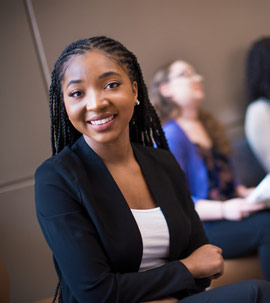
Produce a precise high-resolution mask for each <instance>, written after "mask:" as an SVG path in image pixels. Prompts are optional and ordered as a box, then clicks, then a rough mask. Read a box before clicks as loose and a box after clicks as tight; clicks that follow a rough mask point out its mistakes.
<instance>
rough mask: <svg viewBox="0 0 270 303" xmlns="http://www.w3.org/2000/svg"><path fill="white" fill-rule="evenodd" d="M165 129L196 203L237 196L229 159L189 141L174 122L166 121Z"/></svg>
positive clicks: (171, 148) (172, 150)
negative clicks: (202, 200) (206, 150)
mask: <svg viewBox="0 0 270 303" xmlns="http://www.w3.org/2000/svg"><path fill="white" fill-rule="evenodd" d="M163 130H164V132H165V136H166V138H167V140H168V144H169V147H170V150H171V152H172V153H173V155H174V156H175V158H176V160H177V161H178V163H179V164H180V166H181V168H182V169H183V170H184V172H185V175H186V181H187V185H188V187H189V189H190V191H191V195H192V198H193V201H194V203H196V202H197V201H198V200H201V199H214V200H226V199H230V198H233V197H235V196H236V195H235V185H236V183H237V182H235V180H234V174H233V173H234V172H233V168H232V166H231V164H230V161H229V159H228V158H227V157H224V156H222V155H220V154H218V153H217V152H216V151H215V150H213V149H211V150H209V152H207V153H206V152H205V151H204V150H203V149H202V148H200V147H199V146H198V145H196V144H194V143H192V142H191V141H190V139H189V138H188V137H187V135H186V134H185V132H184V131H183V129H182V128H181V127H180V126H179V125H178V124H177V123H176V122H175V121H169V122H167V123H166V124H165V125H164V126H163ZM213 161H214V162H213ZM213 163H214V165H213ZM209 164H210V165H209ZM223 177H224V180H223V179H222V178H223ZM215 196H216V197H215Z"/></svg>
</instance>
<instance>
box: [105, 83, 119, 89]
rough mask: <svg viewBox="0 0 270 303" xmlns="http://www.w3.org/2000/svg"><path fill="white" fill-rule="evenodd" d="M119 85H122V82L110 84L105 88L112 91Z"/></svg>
mask: <svg viewBox="0 0 270 303" xmlns="http://www.w3.org/2000/svg"><path fill="white" fill-rule="evenodd" d="M119 85H120V82H110V83H108V84H107V85H106V86H105V88H108V89H112V88H116V87H118V86H119Z"/></svg>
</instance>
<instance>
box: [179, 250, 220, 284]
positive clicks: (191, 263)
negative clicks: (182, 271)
mask: <svg viewBox="0 0 270 303" xmlns="http://www.w3.org/2000/svg"><path fill="white" fill-rule="evenodd" d="M180 262H182V263H183V264H184V265H185V266H186V267H187V269H188V270H189V271H190V272H191V274H192V275H193V277H194V278H198V279H200V278H209V279H216V278H218V277H219V276H221V275H222V274H223V271H224V261H223V257H222V249H221V248H219V247H217V246H215V245H211V244H206V245H203V246H201V247H199V248H198V249H196V250H195V251H194V252H193V253H192V254H190V255H189V256H188V257H187V258H185V259H182V260H180Z"/></svg>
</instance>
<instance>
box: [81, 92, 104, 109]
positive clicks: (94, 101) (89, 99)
mask: <svg viewBox="0 0 270 303" xmlns="http://www.w3.org/2000/svg"><path fill="white" fill-rule="evenodd" d="M85 100H86V110H87V111H99V110H101V109H103V108H104V107H106V106H107V105H108V103H109V102H108V100H107V99H105V98H104V96H102V94H100V93H99V92H96V91H95V90H89V91H88V92H87V95H86V98H85Z"/></svg>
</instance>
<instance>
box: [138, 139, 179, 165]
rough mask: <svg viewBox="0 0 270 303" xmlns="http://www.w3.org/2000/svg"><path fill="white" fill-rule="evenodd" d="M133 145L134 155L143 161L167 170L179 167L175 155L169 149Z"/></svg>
mask: <svg viewBox="0 0 270 303" xmlns="http://www.w3.org/2000/svg"><path fill="white" fill-rule="evenodd" d="M133 147H134V150H135V154H136V156H137V157H140V159H141V160H142V162H143V163H147V164H148V165H154V166H158V167H160V168H162V169H163V170H169V171H172V170H175V169H178V167H179V164H178V163H177V161H176V159H175V157H174V156H173V154H172V153H171V152H170V151H169V150H166V149H163V148H155V147H149V146H143V145H141V144H133Z"/></svg>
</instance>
